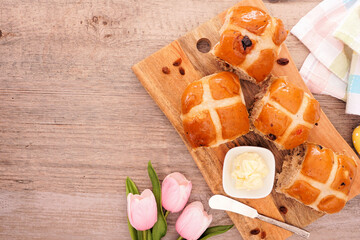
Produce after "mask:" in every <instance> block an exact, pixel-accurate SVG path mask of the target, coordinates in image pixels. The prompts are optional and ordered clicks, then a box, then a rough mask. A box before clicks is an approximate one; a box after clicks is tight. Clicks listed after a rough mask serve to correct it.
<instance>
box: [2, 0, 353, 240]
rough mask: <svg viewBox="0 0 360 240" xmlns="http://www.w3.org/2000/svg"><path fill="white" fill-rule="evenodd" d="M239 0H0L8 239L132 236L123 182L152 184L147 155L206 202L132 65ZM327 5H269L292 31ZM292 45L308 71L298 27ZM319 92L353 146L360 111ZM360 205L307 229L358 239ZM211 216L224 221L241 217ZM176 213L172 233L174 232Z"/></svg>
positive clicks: (190, 164)
mask: <svg viewBox="0 0 360 240" xmlns="http://www.w3.org/2000/svg"><path fill="white" fill-rule="evenodd" d="M236 2H237V1H236V0H203V1H192V0H182V1H164V0H141V1H135V0H112V1H110V0H109V1H108V0H73V1H69V0H67V1H59V0H49V1H31V0H1V1H0V30H1V32H2V36H1V37H0V73H1V74H0V116H1V117H0V239H10V240H12V239H75V240H78V239H130V237H129V235H128V230H127V225H126V214H125V204H126V200H125V185H124V182H125V178H126V176H130V177H132V178H133V179H134V180H135V181H136V183H137V185H138V187H139V188H140V189H141V190H143V189H145V188H149V187H150V186H151V184H150V181H149V180H148V176H147V173H146V164H147V161H148V160H152V161H153V165H154V167H155V168H156V170H157V172H158V174H159V177H160V179H163V178H164V177H165V176H166V175H167V174H168V173H170V172H173V171H180V172H182V173H184V174H185V175H186V176H187V177H188V178H189V179H191V181H192V182H193V191H192V195H191V199H190V201H195V200H200V201H202V202H204V203H205V202H206V201H207V199H208V198H209V197H210V196H211V191H210V189H209V188H208V186H207V184H206V182H205V180H204V179H203V177H202V175H201V173H200V171H199V170H198V168H197V167H196V165H195V163H194V161H193V160H192V158H191V156H190V154H189V152H188V151H187V149H186V147H185V146H184V144H183V142H182V140H181V139H180V138H179V136H178V134H177V132H176V131H175V130H174V128H173V127H172V125H171V124H170V123H169V121H168V119H167V118H166V117H165V116H164V114H163V113H162V112H161V110H160V109H159V108H158V106H157V105H156V104H155V103H154V102H153V100H152V99H151V97H150V96H149V95H148V94H147V92H146V91H145V90H144V88H143V87H142V86H141V84H140V83H139V81H138V80H137V79H136V77H135V75H134V74H133V73H132V71H131V66H132V65H134V64H135V63H136V62H138V61H140V60H141V59H143V58H145V57H147V56H149V55H151V54H152V53H154V52H155V51H157V50H159V49H160V48H162V47H163V46H165V45H167V44H169V43H171V42H172V41H173V40H174V39H177V38H179V37H180V36H182V35H184V34H185V33H186V32H188V31H190V30H191V29H193V28H195V27H196V26H198V25H199V24H200V23H204V22H206V21H208V20H209V19H211V18H212V17H214V16H215V15H216V14H218V13H219V12H222V11H224V10H225V9H227V8H229V7H230V6H232V5H234V4H235V3H236ZM319 2H320V0H305V1H300V0H289V1H280V2H277V3H269V2H265V5H266V7H267V8H268V9H269V11H270V12H271V13H272V14H273V15H274V16H276V17H280V18H282V19H283V20H284V22H285V25H286V27H287V28H288V29H290V28H291V27H292V26H293V25H294V24H295V23H296V22H297V21H298V20H299V19H300V18H301V17H302V16H303V15H305V14H306V12H308V11H309V10H310V9H311V8H313V7H314V6H315V5H316V4H318V3H319ZM105 22H106V24H104V23H105ZM286 43H287V46H288V47H289V51H290V53H291V55H292V56H293V58H294V61H295V64H296V66H297V68H300V67H301V65H302V62H303V61H304V59H305V57H306V55H307V54H308V51H307V49H306V48H305V47H304V46H303V45H302V44H301V43H300V42H299V41H298V40H296V38H295V37H293V36H291V35H290V36H289V37H288V39H287V40H286ZM315 97H316V98H317V99H318V100H319V102H320V103H321V106H322V108H323V110H324V112H325V113H326V114H327V116H328V117H329V118H330V120H331V122H332V123H333V124H334V126H335V127H336V129H337V130H338V131H339V132H340V134H341V135H342V136H343V137H344V138H345V139H346V141H347V142H349V143H351V132H352V129H353V128H354V127H356V126H357V125H358V124H359V123H360V117H358V116H353V115H346V114H345V113H344V107H345V104H344V103H343V102H341V101H339V100H336V99H334V98H331V97H328V96H320V95H316V96H315ZM359 203H360V198H359V197H356V198H354V199H353V200H352V201H350V202H349V203H348V204H347V205H346V207H345V209H344V210H343V211H342V212H340V213H339V214H335V215H328V216H324V217H322V218H320V219H319V220H317V221H316V222H315V223H313V224H311V225H309V226H308V227H307V228H306V229H307V230H309V231H310V232H311V234H312V239H320V240H321V239H324V240H325V239H326V240H328V239H357V238H358V236H359V234H360V230H359V229H358V223H359V221H360V217H359V216H360V209H359V207H358V206H359ZM205 207H206V209H207V210H209V209H208V207H207V206H205ZM209 212H210V213H211V214H213V219H214V222H213V224H214V225H217V224H230V223H231V220H230V219H229V218H228V216H227V215H226V213H224V212H219V211H212V210H209ZM177 216H178V214H173V215H170V216H169V225H170V227H169V231H168V234H167V236H166V237H165V238H164V239H170V240H171V239H176V236H177V234H176V231H175V229H174V224H175V221H176V217H177ZM349 216H352V217H351V218H350V217H349ZM339 229H341V231H340V230H339ZM225 238H226V239H239V238H241V237H240V235H239V233H238V231H237V230H236V229H232V230H230V231H229V232H228V233H226V235H223V236H218V237H214V238H212V239H225ZM290 239H299V238H297V237H296V236H292V237H291V238H290Z"/></svg>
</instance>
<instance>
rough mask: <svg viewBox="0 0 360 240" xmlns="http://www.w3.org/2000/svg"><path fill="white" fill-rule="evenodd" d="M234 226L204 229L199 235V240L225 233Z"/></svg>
mask: <svg viewBox="0 0 360 240" xmlns="http://www.w3.org/2000/svg"><path fill="white" fill-rule="evenodd" d="M233 226H234V225H221V226H215V227H209V228H208V229H206V231H205V232H204V233H203V235H201V237H200V238H199V240H205V239H208V238H210V237H213V236H216V235H219V234H222V233H225V232H227V231H229V230H230V229H231V228H232V227H233Z"/></svg>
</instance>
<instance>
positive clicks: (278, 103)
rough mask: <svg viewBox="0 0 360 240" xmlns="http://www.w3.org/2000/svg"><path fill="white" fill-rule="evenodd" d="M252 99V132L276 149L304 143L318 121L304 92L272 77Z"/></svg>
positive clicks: (317, 111) (315, 108)
mask: <svg viewBox="0 0 360 240" xmlns="http://www.w3.org/2000/svg"><path fill="white" fill-rule="evenodd" d="M267 84H268V86H264V88H263V91H262V92H261V93H260V94H259V95H258V96H257V97H256V98H258V100H256V102H255V104H254V107H253V109H252V112H251V123H252V128H253V130H254V131H255V132H256V133H258V134H260V135H262V136H264V137H265V138H267V139H269V140H272V141H274V142H275V144H276V145H277V146H278V147H279V148H280V149H291V148H294V147H297V146H299V145H300V144H302V143H304V142H305V141H306V140H307V138H308V135H309V133H310V130H311V129H312V128H313V127H314V124H315V123H316V122H318V121H319V119H320V113H321V110H320V105H319V103H318V101H316V100H315V99H314V98H313V97H311V96H310V95H309V94H307V93H306V92H304V90H302V89H300V88H298V87H296V86H295V85H293V84H291V83H289V82H288V81H286V80H285V77H280V78H273V79H271V81H270V82H269V83H267Z"/></svg>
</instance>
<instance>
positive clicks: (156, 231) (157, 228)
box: [148, 161, 167, 240]
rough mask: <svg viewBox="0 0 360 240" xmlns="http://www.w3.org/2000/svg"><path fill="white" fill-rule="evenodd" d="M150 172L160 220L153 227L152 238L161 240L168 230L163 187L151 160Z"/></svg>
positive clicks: (149, 164)
mask: <svg viewBox="0 0 360 240" xmlns="http://www.w3.org/2000/svg"><path fill="white" fill-rule="evenodd" d="M148 174H149V177H150V180H151V184H152V186H153V189H152V190H153V193H154V196H155V199H156V204H157V211H158V215H157V217H158V220H157V222H156V223H155V225H154V227H153V228H152V240H160V239H161V238H162V237H164V236H165V235H166V231H167V223H166V219H165V216H164V212H163V209H162V205H161V187H160V181H159V178H158V176H157V174H156V172H155V170H154V168H153V166H152V165H151V161H149V163H148Z"/></svg>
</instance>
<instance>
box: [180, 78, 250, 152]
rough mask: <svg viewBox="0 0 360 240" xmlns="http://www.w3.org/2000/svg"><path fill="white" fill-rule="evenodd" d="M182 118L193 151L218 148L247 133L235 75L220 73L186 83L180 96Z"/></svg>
mask: <svg viewBox="0 0 360 240" xmlns="http://www.w3.org/2000/svg"><path fill="white" fill-rule="evenodd" d="M181 119H182V123H183V127H184V131H185V136H186V138H187V140H188V142H189V143H190V145H191V146H192V147H193V148H197V147H210V146H217V145H219V144H221V143H224V142H228V141H231V140H233V139H235V138H237V137H239V136H241V135H243V134H246V133H247V132H249V126H250V124H249V115H248V112H247V109H246V106H245V100H244V96H243V93H242V91H241V86H240V83H239V79H238V77H237V75H236V74H234V73H230V72H221V73H216V74H213V75H210V76H206V77H204V78H202V79H200V80H197V81H195V82H192V83H191V84H189V85H188V86H187V88H186V89H185V91H184V93H183V95H182V97H181Z"/></svg>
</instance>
